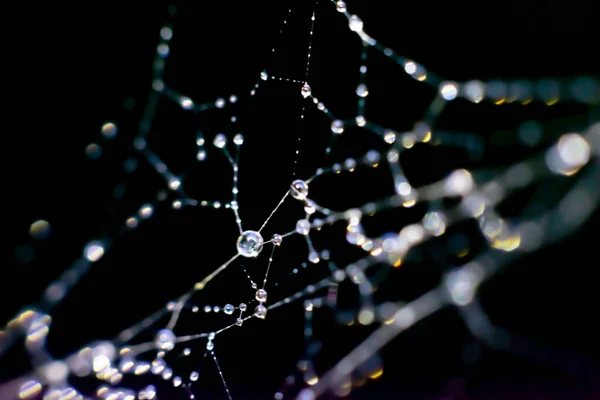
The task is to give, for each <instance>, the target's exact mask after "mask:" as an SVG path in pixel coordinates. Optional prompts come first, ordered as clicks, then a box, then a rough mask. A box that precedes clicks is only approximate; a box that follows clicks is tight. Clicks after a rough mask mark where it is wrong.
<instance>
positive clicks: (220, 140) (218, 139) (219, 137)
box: [213, 133, 227, 149]
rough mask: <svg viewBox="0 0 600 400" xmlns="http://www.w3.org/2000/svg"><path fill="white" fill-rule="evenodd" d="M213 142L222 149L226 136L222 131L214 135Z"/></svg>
mask: <svg viewBox="0 0 600 400" xmlns="http://www.w3.org/2000/svg"><path fill="white" fill-rule="evenodd" d="M213 144H214V145H215V147H218V148H219V149H222V148H223V147H225V145H226V144H227V138H226V137H225V135H223V134H222V133H219V134H218V135H217V136H215V140H213Z"/></svg>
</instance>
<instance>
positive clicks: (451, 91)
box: [440, 82, 458, 101]
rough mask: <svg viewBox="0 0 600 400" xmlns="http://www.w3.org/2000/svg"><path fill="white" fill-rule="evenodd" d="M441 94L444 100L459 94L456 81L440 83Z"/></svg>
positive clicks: (452, 98)
mask: <svg viewBox="0 0 600 400" xmlns="http://www.w3.org/2000/svg"><path fill="white" fill-rule="evenodd" d="M440 94H441V95H442V98H443V99H444V100H448V101H451V100H454V99H455V98H456V96H458V86H457V84H456V83H454V82H444V83H442V84H441V85H440Z"/></svg>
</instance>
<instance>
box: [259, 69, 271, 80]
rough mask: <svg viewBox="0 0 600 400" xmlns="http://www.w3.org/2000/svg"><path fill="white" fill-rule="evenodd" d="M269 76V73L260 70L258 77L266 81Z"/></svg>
mask: <svg viewBox="0 0 600 400" xmlns="http://www.w3.org/2000/svg"><path fill="white" fill-rule="evenodd" d="M268 78H269V75H268V74H267V71H262V72H261V73H260V79H262V80H263V81H266V80H267V79H268Z"/></svg>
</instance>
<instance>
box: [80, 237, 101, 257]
mask: <svg viewBox="0 0 600 400" xmlns="http://www.w3.org/2000/svg"><path fill="white" fill-rule="evenodd" d="M83 255H84V256H85V258H86V259H87V260H88V261H90V262H95V261H98V260H99V259H101V258H102V256H103V255H104V245H103V244H102V243H100V242H96V241H93V242H89V243H88V244H87V245H86V246H85V248H84V249H83Z"/></svg>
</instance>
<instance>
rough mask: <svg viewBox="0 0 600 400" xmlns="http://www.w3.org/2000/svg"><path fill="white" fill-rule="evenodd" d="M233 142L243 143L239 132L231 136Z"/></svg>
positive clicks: (242, 137)
mask: <svg viewBox="0 0 600 400" xmlns="http://www.w3.org/2000/svg"><path fill="white" fill-rule="evenodd" d="M233 143H235V144H236V145H238V146H239V145H241V144H243V143H244V136H242V134H241V133H238V134H237V135H235V136H234V137H233Z"/></svg>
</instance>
